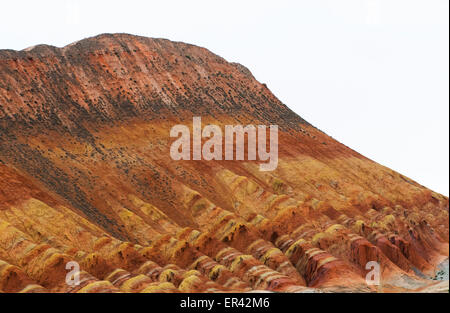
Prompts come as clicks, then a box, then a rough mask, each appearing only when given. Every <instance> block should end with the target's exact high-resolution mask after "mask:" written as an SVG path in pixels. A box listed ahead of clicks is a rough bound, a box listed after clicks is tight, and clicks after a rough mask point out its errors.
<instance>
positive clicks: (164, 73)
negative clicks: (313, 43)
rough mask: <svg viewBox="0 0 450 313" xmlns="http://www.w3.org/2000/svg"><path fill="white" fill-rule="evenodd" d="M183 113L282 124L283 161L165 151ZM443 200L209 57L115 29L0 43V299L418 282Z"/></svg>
mask: <svg viewBox="0 0 450 313" xmlns="http://www.w3.org/2000/svg"><path fill="white" fill-rule="evenodd" d="M194 116H201V117H202V122H203V123H204V124H205V125H206V124H217V125H220V126H224V125H236V124H242V125H247V124H252V125H270V124H276V125H279V127H280V134H279V165H278V168H277V169H276V170H275V171H273V172H261V171H259V165H258V164H259V163H258V162H255V161H173V160H172V159H171V158H170V153H169V149H170V144H171V142H172V141H173V138H170V136H169V132H170V129H171V127H172V126H174V125H176V124H180V123H181V124H186V125H189V126H191V125H192V118H193V117H194ZM345 122H348V121H345ZM448 209H449V202H448V198H447V197H444V196H442V195H440V194H437V193H435V192H433V191H431V190H429V189H427V188H425V187H423V186H421V185H419V184H417V183H416V182H414V181H412V180H410V179H409V178H407V177H405V176H403V175H401V174H399V173H396V172H394V171H392V170H390V169H388V168H386V167H383V166H381V165H379V164H377V163H375V162H373V161H371V160H369V159H367V158H365V157H363V156H361V155H360V154H358V153H356V152H355V151H352V150H351V149H349V148H347V147H346V146H344V145H342V144H340V143H339V142H337V141H335V140H334V139H332V138H330V137H329V136H327V135H326V134H324V133H323V132H321V131H320V130H318V129H316V128H314V127H313V126H311V125H310V124H308V123H307V122H306V121H304V120H303V119H302V118H300V117H299V116H297V115H295V114H294V113H293V112H292V111H290V110H289V109H288V108H287V107H286V106H285V105H284V104H282V103H281V102H280V101H279V100H278V99H277V98H276V97H275V96H274V95H273V94H272V93H271V92H270V90H269V89H268V88H267V87H266V86H265V85H264V84H260V83H259V82H257V81H256V80H255V79H254V78H253V76H252V75H251V73H250V72H249V71H248V70H247V69H246V68H245V67H243V66H242V65H240V64H234V63H228V62H226V61H225V60H224V59H222V58H220V57H218V56H216V55H214V54H212V53H211V52H209V51H208V50H206V49H203V48H199V47H195V46H192V45H188V44H184V43H175V42H170V41H167V40H162V39H150V38H143V37H136V36H130V35H124V34H115V35H101V36H97V37H94V38H90V39H85V40H82V41H80V42H77V43H74V44H72V45H69V46H67V47H64V48H61V49H59V48H54V47H50V46H36V47H33V48H30V49H27V50H26V51H11V50H3V51H0V291H2V292H224V291H225V292H231V291H238V292H243V291H250V290H270V291H282V292H304V291H311V290H316V291H321V290H322V291H323V290H324V291H357V292H358V291H360V292H366V291H376V290H381V291H417V290H421V289H423V288H426V287H429V286H430V285H432V284H433V282H432V281H431V280H429V279H427V277H430V276H434V271H435V268H436V266H437V264H438V263H440V262H441V261H442V260H443V259H445V258H447V257H448V238H449V231H448V229H449V219H448ZM70 261H76V262H78V263H79V264H80V267H81V270H82V273H81V284H80V285H79V286H69V285H67V284H66V283H65V277H66V274H67V273H68V270H66V264H67V263H68V262H70ZM370 261H376V262H379V263H380V265H381V269H382V280H381V282H382V284H381V286H380V287H379V288H377V287H371V286H368V285H367V284H366V282H365V276H366V274H367V270H366V269H365V266H366V264H367V262H370Z"/></svg>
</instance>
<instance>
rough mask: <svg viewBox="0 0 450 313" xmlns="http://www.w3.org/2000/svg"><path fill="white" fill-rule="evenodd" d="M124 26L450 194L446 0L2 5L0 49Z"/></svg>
mask: <svg viewBox="0 0 450 313" xmlns="http://www.w3.org/2000/svg"><path fill="white" fill-rule="evenodd" d="M106 32H108V33H113V32H125V33H131V34H136V35H143V36H148V37H161V38H167V39H171V40H176V41H184V42H188V43H192V44H196V45H199V46H203V47H206V48H208V49H210V50H211V51H213V52H214V53H216V54H219V55H220V56H222V57H224V58H225V59H227V60H228V61H233V62H239V63H242V64H244V65H246V66H247V67H248V68H249V69H250V70H251V71H252V72H253V74H254V75H255V77H256V78H257V79H258V80H259V81H261V82H264V83H266V84H267V85H268V87H269V88H270V89H271V90H272V92H274V94H275V95H276V96H277V97H278V98H279V99H280V100H282V101H283V102H284V103H286V104H287V105H288V106H289V107H290V108H292V109H293V110H294V111H295V112H297V113H298V114H299V115H301V116H302V117H303V118H305V119H306V120H308V121H309V122H310V123H312V124H313V125H315V126H317V127H318V128H320V129H321V130H323V131H325V132H326V133H327V134H329V135H331V136H333V137H334V138H336V139H337V140H339V141H341V142H342V143H344V144H346V145H347V146H349V147H351V148H353V149H355V150H357V151H358V152H360V153H362V154H364V155H365V156H367V157H369V158H371V159H373V160H375V161H377V162H379V163H381V164H383V165H386V166H388V167H390V168H392V169H394V170H396V171H399V172H400V173H402V174H404V175H406V176H409V177H410V178H412V179H414V180H416V181H418V182H419V183H421V184H423V185H425V186H427V187H429V188H431V189H433V190H435V191H438V192H440V193H443V194H445V195H447V196H448V194H449V87H448V86H449V1H448V0H300V1H298V0H297V1H280V0H276V1H275V0H272V1H262V0H257V1H242V0H239V1H235V0H227V1H212V0H203V1H200V0H198V1H195V0H191V1H186V0H180V1H167V0H166V1H133V0H127V1H113V0H107V1H106V0H105V1H92V0H80V1H77V0H71V1H65V0H63V1H61V0H59V1H58V0H54V1H50V0H46V1H44V0H40V1H21V0H15V1H2V3H1V5H0V49H7V48H8V49H16V50H20V49H24V48H26V47H29V46H32V45H35V44H40V43H45V44H51V45H55V46H60V47H61V46H64V45H66V44H69V43H71V42H73V41H77V40H79V39H82V38H85V37H90V36H94V35H97V34H100V33H106Z"/></svg>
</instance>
